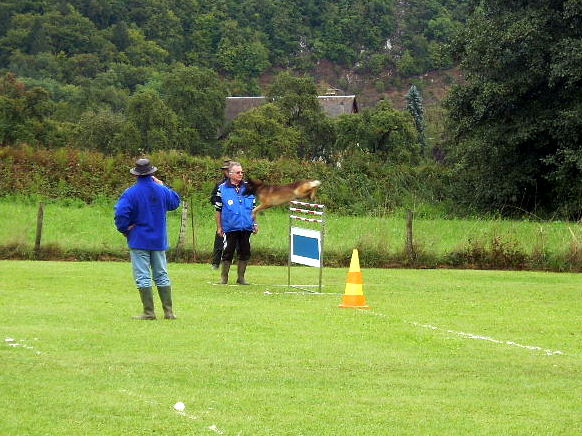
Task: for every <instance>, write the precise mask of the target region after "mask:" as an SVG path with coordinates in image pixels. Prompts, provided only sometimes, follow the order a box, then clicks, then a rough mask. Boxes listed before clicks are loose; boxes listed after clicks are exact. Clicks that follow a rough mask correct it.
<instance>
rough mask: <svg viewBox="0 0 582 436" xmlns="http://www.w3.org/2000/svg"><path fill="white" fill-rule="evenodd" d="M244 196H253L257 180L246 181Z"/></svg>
mask: <svg viewBox="0 0 582 436" xmlns="http://www.w3.org/2000/svg"><path fill="white" fill-rule="evenodd" d="M246 187H247V189H245V195H255V194H256V191H257V179H253V178H248V179H247V180H246Z"/></svg>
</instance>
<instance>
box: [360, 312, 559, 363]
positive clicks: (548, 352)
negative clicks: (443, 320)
mask: <svg viewBox="0 0 582 436" xmlns="http://www.w3.org/2000/svg"><path fill="white" fill-rule="evenodd" d="M361 311H362V312H364V313H369V314H370V315H375V316H379V317H382V318H386V317H387V316H386V315H384V314H382V313H378V312H374V311H373V310H363V309H361ZM404 322H405V323H407V324H411V325H413V326H415V327H422V328H425V329H429V330H435V331H436V330H441V331H445V332H447V333H451V334H454V335H457V336H461V337H463V338H467V339H477V340H480V341H487V342H492V343H494V344H500V345H509V346H512V347H518V348H525V349H526V350H533V351H543V352H544V353H546V355H547V356H553V355H556V354H558V355H560V354H565V353H564V352H562V351H559V350H549V349H547V348H542V347H538V346H537V345H522V344H518V343H517V342H513V341H504V340H501V339H495V338H492V337H490V336H483V335H476V334H474V333H466V332H459V331H456V330H449V329H443V328H439V327H436V326H434V325H430V324H422V323H419V322H415V321H404Z"/></svg>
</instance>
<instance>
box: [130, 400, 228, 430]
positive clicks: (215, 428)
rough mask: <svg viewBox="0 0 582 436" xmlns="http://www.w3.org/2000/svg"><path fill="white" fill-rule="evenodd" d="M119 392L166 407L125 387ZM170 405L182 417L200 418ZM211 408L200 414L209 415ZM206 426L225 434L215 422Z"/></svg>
mask: <svg viewBox="0 0 582 436" xmlns="http://www.w3.org/2000/svg"><path fill="white" fill-rule="evenodd" d="M119 392H121V393H123V394H126V395H128V396H130V397H134V398H137V399H139V400H141V401H143V402H144V403H148V404H151V405H154V406H156V407H167V406H166V405H165V404H162V403H160V402H159V401H156V400H152V399H150V398H147V397H145V396H144V395H141V394H138V393H135V392H131V391H129V390H127V389H120V390H119ZM170 407H171V409H172V410H173V411H174V413H176V415H180V416H183V417H184V418H187V419H190V420H192V421H197V420H199V419H201V418H202V417H201V416H197V415H192V414H190V413H188V412H185V411H183V410H176V409H174V407H173V405H171V406H170ZM213 410H214V408H213V407H209V408H208V409H207V410H205V411H203V412H201V413H200V415H209V414H210V413H212V411H213ZM206 428H207V429H208V430H210V431H213V432H215V433H217V434H225V431H224V430H221V429H220V428H219V427H218V426H217V425H216V424H212V425H210V426H208V427H206Z"/></svg>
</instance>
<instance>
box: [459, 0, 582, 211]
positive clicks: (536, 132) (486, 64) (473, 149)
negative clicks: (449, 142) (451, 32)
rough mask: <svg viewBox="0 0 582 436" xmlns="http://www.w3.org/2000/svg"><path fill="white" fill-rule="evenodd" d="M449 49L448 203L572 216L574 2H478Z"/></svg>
mask: <svg viewBox="0 0 582 436" xmlns="http://www.w3.org/2000/svg"><path fill="white" fill-rule="evenodd" d="M455 49H456V50H457V53H458V56H459V59H460V60H461V66H462V68H463V70H464V71H465V72H466V79H467V81H466V83H465V84H463V85H460V86H457V87H456V88H455V89H454V90H453V92H452V93H451V94H450V96H449V99H448V107H449V110H450V116H451V121H452V122H451V124H450V131H451V132H452V134H453V136H454V142H453V146H452V147H451V150H450V153H449V159H450V162H451V163H453V164H454V166H455V169H456V171H457V175H458V189H457V190H456V193H457V199H458V200H459V201H464V202H466V203H471V204H473V205H478V206H480V207H482V208H483V209H485V210H491V209H497V210H504V211H505V212H506V213H507V212H509V213H511V212H512V211H517V213H519V214H521V213H522V212H523V211H524V210H526V211H532V212H538V211H542V212H546V213H548V212H551V211H558V212H559V213H561V214H562V215H565V216H568V217H573V218H580V217H581V216H582V143H581V136H580V132H581V131H582V3H581V2H580V1H576V0H534V1H527V2H524V1H518V0H503V1H501V0H483V1H481V2H480V4H479V7H478V8H477V9H476V10H475V13H474V14H473V16H472V17H471V19H470V21H469V23H468V25H467V26H466V27H464V28H463V30H462V32H461V33H460V34H459V36H458V38H457V40H456V44H455ZM463 188H464V189H463Z"/></svg>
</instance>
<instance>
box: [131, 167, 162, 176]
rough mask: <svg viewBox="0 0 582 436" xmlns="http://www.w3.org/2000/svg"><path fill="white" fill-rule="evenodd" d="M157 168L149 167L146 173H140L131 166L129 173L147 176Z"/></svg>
mask: <svg viewBox="0 0 582 436" xmlns="http://www.w3.org/2000/svg"><path fill="white" fill-rule="evenodd" d="M157 170H158V169H157V168H156V167H151V168H150V170H149V171H148V172H147V173H140V172H138V171H136V169H135V168H132V169H130V170H129V172H130V173H131V174H133V175H134V176H149V175H150V174H153V173H155V172H156V171H157Z"/></svg>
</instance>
